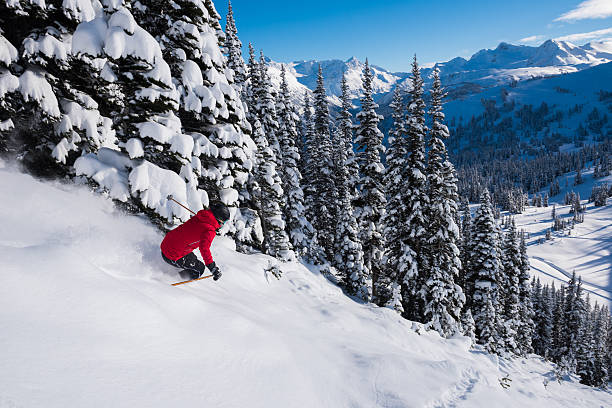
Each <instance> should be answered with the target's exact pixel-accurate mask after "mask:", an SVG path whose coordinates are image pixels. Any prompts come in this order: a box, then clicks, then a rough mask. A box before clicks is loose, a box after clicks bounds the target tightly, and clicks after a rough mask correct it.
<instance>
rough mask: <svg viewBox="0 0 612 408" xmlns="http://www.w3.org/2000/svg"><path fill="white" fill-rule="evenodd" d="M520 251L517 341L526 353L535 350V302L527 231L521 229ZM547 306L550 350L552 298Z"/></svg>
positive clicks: (521, 349) (546, 345) (546, 347)
mask: <svg viewBox="0 0 612 408" xmlns="http://www.w3.org/2000/svg"><path fill="white" fill-rule="evenodd" d="M519 252H520V261H521V262H520V267H519V275H518V288H519V319H518V320H519V326H518V329H517V335H516V341H517V345H518V347H519V350H520V353H521V354H522V355H526V354H528V353H531V352H532V351H533V348H532V338H533V331H534V322H533V315H534V310H533V303H532V302H531V296H530V294H531V289H530V287H529V269H530V266H529V257H528V256H527V246H526V244H525V233H524V232H523V231H521V240H520V245H519ZM547 302H548V304H547V306H546V309H547V310H545V311H543V313H545V315H546V325H547V326H548V328H547V329H546V330H545V332H546V335H547V339H546V344H545V345H544V347H545V349H546V350H548V348H549V347H550V346H549V344H550V343H549V342H550V332H549V331H550V330H551V329H552V315H551V310H550V302H551V299H547ZM544 356H545V355H544Z"/></svg>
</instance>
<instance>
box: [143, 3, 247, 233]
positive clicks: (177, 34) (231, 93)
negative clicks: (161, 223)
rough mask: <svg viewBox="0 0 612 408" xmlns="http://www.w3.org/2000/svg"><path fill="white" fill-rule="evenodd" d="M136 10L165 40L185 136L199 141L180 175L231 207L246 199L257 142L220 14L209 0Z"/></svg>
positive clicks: (233, 228) (160, 39)
mask: <svg viewBox="0 0 612 408" xmlns="http://www.w3.org/2000/svg"><path fill="white" fill-rule="evenodd" d="M134 13H135V17H136V19H137V20H138V21H139V23H141V24H142V25H143V27H144V28H146V29H147V31H149V32H150V33H151V34H153V36H154V37H155V38H156V39H157V40H158V42H159V43H160V45H161V50H162V56H163V57H164V60H165V61H167V62H168V65H169V68H170V72H171V74H172V82H173V84H174V85H175V87H176V90H177V92H178V94H179V106H178V113H177V115H178V117H179V118H180V122H181V127H182V129H181V130H182V132H183V133H184V135H183V137H190V138H192V139H193V142H194V144H195V146H194V150H193V151H194V153H195V157H194V158H193V159H192V157H191V156H189V155H188V154H184V155H183V157H182V158H183V159H184V160H182V166H181V169H180V170H179V171H178V172H179V174H180V175H181V176H182V177H183V178H184V179H185V182H186V183H187V184H188V185H189V184H191V185H193V186H194V188H193V190H194V191H195V187H196V186H197V187H199V188H201V189H203V190H204V191H206V193H207V196H208V197H209V199H215V200H221V201H224V202H225V203H226V204H228V205H231V206H238V205H239V203H245V202H246V201H248V196H247V195H246V194H245V193H244V192H245V187H246V182H247V180H248V174H249V173H250V171H251V169H252V166H253V161H254V152H253V151H252V147H253V142H252V140H251V139H250V136H248V134H249V133H250V126H249V124H248V122H247V120H246V115H245V112H244V106H243V103H242V101H241V99H240V94H239V93H238V92H236V90H235V89H234V88H233V87H231V86H230V85H231V84H232V82H233V76H232V75H231V74H229V73H228V72H227V69H226V68H227V65H226V60H225V59H224V58H223V56H222V54H221V49H220V46H221V45H222V44H223V43H224V42H225V37H224V34H223V32H222V31H221V25H220V23H219V20H220V18H221V17H220V16H219V14H218V13H217V12H216V10H215V8H214V6H213V4H212V3H211V2H201V1H193V0H178V1H176V2H174V3H173V5H172V6H171V7H169V5H168V3H167V2H166V1H163V0H142V1H141V2H140V3H139V7H135V8H134ZM202 44H206V47H203V46H202ZM240 58H241V57H240ZM226 74H227V75H226ZM228 75H229V76H228ZM185 142H186V143H188V144H190V142H189V141H188V139H187V140H186V141H185ZM173 143H176V142H173ZM213 146H214V147H216V149H215V148H214V147H213ZM171 150H172V149H171ZM162 167H168V168H169V166H167V165H166V166H162ZM175 171H176V170H175ZM237 193H238V194H237ZM192 195H194V194H192ZM196 195H197V193H196ZM193 200H194V199H189V198H188V201H189V202H190V203H191V202H192V201H193ZM195 208H198V205H197V203H196V204H195ZM226 228H227V229H228V230H230V231H231V232H232V233H233V235H234V236H235V237H236V238H238V236H239V235H240V234H241V232H239V231H237V230H236V226H235V225H233V223H230V225H228V227H226Z"/></svg>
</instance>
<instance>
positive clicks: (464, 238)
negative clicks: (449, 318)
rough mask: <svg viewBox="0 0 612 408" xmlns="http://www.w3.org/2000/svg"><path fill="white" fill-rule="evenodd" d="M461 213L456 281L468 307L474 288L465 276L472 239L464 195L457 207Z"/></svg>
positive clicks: (467, 205) (468, 268)
mask: <svg viewBox="0 0 612 408" xmlns="http://www.w3.org/2000/svg"><path fill="white" fill-rule="evenodd" d="M459 212H460V213H461V246H460V248H459V257H460V260H461V271H460V274H459V278H458V279H457V283H458V284H459V286H461V287H462V288H463V293H464V294H465V306H466V307H470V305H471V303H472V296H473V294H474V288H473V287H472V286H469V285H468V283H469V282H472V281H471V280H470V279H469V277H468V276H467V274H468V272H469V270H470V267H469V263H470V257H469V255H470V244H471V241H472V214H471V212H470V207H469V203H468V201H467V199H466V198H465V197H464V198H463V199H462V200H461V205H460V208H459Z"/></svg>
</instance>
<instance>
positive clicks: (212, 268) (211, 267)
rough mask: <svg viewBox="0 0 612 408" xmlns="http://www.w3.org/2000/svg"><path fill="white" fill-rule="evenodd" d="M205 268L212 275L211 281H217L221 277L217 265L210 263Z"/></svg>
mask: <svg viewBox="0 0 612 408" xmlns="http://www.w3.org/2000/svg"><path fill="white" fill-rule="evenodd" d="M206 267H207V268H208V270H209V271H210V272H211V273H212V275H213V280H219V278H220V277H221V271H220V270H219V268H218V267H217V265H215V263H214V262H211V263H209V264H208V265H206Z"/></svg>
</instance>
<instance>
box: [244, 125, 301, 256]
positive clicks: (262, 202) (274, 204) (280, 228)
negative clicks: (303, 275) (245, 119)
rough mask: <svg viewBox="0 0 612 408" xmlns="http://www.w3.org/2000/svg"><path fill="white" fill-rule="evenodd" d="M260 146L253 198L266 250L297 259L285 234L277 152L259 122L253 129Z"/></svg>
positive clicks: (273, 253)
mask: <svg viewBox="0 0 612 408" xmlns="http://www.w3.org/2000/svg"><path fill="white" fill-rule="evenodd" d="M253 129H254V133H253V134H254V137H255V143H256V144H257V164H256V167H255V175H254V179H255V185H254V187H253V195H254V198H255V202H256V205H257V209H258V211H259V218H260V219H261V226H262V229H263V251H264V252H265V253H267V254H268V255H272V256H274V257H276V258H279V259H283V260H291V259H292V258H294V255H293V252H292V251H291V244H290V243H289V238H288V237H287V233H286V232H285V222H284V220H283V217H282V210H281V202H282V200H283V189H282V187H281V179H280V177H279V175H278V172H277V171H276V158H275V157H274V151H273V150H272V148H271V147H270V146H269V145H268V140H267V138H266V136H265V135H264V133H263V127H262V126H261V125H259V122H256V123H255V125H254V126H253Z"/></svg>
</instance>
